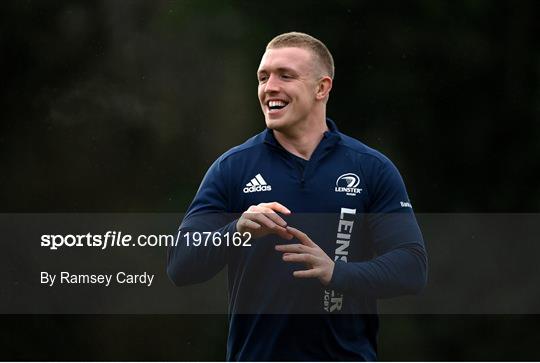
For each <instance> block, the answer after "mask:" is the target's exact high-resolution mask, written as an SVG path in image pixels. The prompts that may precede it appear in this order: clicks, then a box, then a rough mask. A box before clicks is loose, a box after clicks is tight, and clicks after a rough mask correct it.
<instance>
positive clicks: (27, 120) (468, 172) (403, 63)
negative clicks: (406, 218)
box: [0, 0, 540, 360]
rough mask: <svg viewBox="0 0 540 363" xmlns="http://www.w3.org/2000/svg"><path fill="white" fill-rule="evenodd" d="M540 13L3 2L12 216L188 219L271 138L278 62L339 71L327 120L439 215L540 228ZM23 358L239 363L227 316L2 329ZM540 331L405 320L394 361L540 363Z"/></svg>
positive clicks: (27, 322) (1, 126)
mask: <svg viewBox="0 0 540 363" xmlns="http://www.w3.org/2000/svg"><path fill="white" fill-rule="evenodd" d="M539 8H540V3H538V2H536V1H533V0H523V1H519V2H512V1H508V0H506V1H503V0H500V1H485V0H461V1H438V0H429V1H428V0H422V1H415V2H398V1H382V2H368V1H352V0H336V1H305V0H302V1H289V2H279V3H269V2H262V1H240V0H238V1H210V0H201V1H188V0H184V1H141V0H133V1H105V0H102V1H94V2H87V1H55V2H45V1H37V0H26V1H6V2H2V3H0V19H1V21H0V29H1V30H0V45H1V48H0V49H1V56H0V67H1V69H2V71H3V72H2V73H3V74H2V77H1V81H0V92H1V98H0V120H1V123H0V162H1V165H2V172H1V173H0V185H1V190H2V192H3V193H2V203H1V211H2V212H94V211H95V212H115V211H118V212H128V211H141V212H142V211H149V212H184V211H185V210H186V208H187V206H188V204H189V202H190V201H191V198H192V197H193V195H194V193H195V191H196V188H197V186H198V183H199V182H200V180H201V178H202V176H203V174H204V172H205V171H206V168H207V167H208V166H209V165H210V163H211V162H212V161H213V160H214V159H215V158H216V157H217V156H219V155H220V154H221V153H223V152H224V151H226V150H227V149H228V148H230V147H232V146H234V145H237V144H239V143H241V142H243V141H244V140H245V139H246V138H248V137H250V136H251V135H252V134H254V133H257V132H259V131H260V130H262V128H263V127H264V119H263V117H262V114H261V112H260V110H259V106H258V101H257V96H256V86H257V83H256V77H255V71H256V68H257V65H258V62H259V60H260V57H261V55H262V53H263V51H264V46H265V44H266V43H267V42H268V41H269V40H270V39H271V38H272V37H273V36H275V35H277V34H279V33H282V32H285V31H291V30H297V31H303V32H307V33H310V34H312V35H314V36H316V37H318V38H319V39H321V40H322V41H323V42H325V43H326V45H327V46H328V48H329V49H330V50H331V52H332V53H333V55H334V58H335V62H336V78H335V82H334V89H333V90H332V94H331V98H330V102H329V109H328V115H329V116H330V117H331V118H333V119H334V120H335V121H336V122H337V124H338V127H339V128H340V129H341V130H342V131H343V132H345V133H347V134H349V135H351V136H353V137H356V138H358V139H360V140H362V141H364V142H365V143H366V144H368V145H370V146H372V147H374V148H376V149H378V150H380V151H382V152H383V153H385V154H386V155H387V156H389V157H390V158H391V159H392V160H393V161H394V162H395V163H396V165H397V166H398V167H399V169H400V171H401V173H402V175H403V177H404V179H405V182H406V184H407V187H408V191H409V194H410V196H411V199H412V201H413V203H414V206H415V210H416V211H417V212H423V213H427V212H429V213H449V212H456V213H458V212H487V213H491V212H493V213H495V212H505V213H512V212H538V206H539V205H540V183H538V175H539V172H540V166H539V162H538V160H539V156H540V142H539V140H540V122H539V121H540V120H539V113H540V88H539V82H540V41H539V40H540V38H539V36H538V34H540V29H539V24H540V22H539V20H540V12H539V10H540V9H539ZM2 326H3V328H2V329H0V334H1V335H0V337H1V338H2V339H1V341H2V342H3V344H5V346H4V347H2V354H1V357H2V358H4V359H9V360H18V359H23V360H36V359H52V360H63V359H68V360H79V359H82V360H125V359H127V360H140V359H147V360H161V359H173V360H221V359H224V357H225V354H224V351H225V339H226V338H225V337H226V317H221V316H195V317H194V316H133V317H113V316H108V317H95V316H83V317H80V316H69V317H66V316H61V317H59V316H36V317H28V316H26V317H22V316H4V317H3V318H2ZM537 331H538V319H537V317H535V316H468V317H457V316H413V317H410V316H394V317H388V316H387V317H384V318H383V320H382V329H381V340H380V353H381V359H390V360H408V359H414V360H425V359H427V360H447V359H450V360H461V359H466V360H482V359H483V360H486V359H487V360H499V359H513V360H520V359H536V360H538V359H540V356H539V353H538V351H537V346H536V343H537V341H538V337H539V335H538V332H537Z"/></svg>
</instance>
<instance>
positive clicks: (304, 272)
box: [293, 268, 321, 279]
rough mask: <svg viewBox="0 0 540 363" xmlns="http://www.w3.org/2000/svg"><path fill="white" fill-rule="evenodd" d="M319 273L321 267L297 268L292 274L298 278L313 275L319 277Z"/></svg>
mask: <svg viewBox="0 0 540 363" xmlns="http://www.w3.org/2000/svg"><path fill="white" fill-rule="evenodd" d="M320 275H321V269H318V268H312V269H310V270H299V271H294V272H293V276H294V277H297V278H300V279H309V278H314V277H319V276H320Z"/></svg>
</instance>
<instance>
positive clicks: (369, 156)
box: [339, 132, 392, 166]
mask: <svg viewBox="0 0 540 363" xmlns="http://www.w3.org/2000/svg"><path fill="white" fill-rule="evenodd" d="M339 136H340V137H341V140H340V142H339V145H340V146H341V147H342V148H344V149H346V150H348V151H349V152H350V153H352V154H353V155H356V156H357V157H360V158H362V161H363V162H364V163H365V162H372V163H374V164H375V165H376V166H384V165H386V164H391V163H392V162H391V161H390V159H388V157H387V156H386V155H384V154H383V153H381V152H380V151H378V150H375V149H373V148H371V147H369V146H367V145H366V144H364V143H363V142H361V141H360V140H357V139H355V138H353V137H350V136H348V135H345V134H343V133H341V132H339Z"/></svg>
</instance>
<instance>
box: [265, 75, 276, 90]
mask: <svg viewBox="0 0 540 363" xmlns="http://www.w3.org/2000/svg"><path fill="white" fill-rule="evenodd" d="M264 91H265V92H266V93H272V92H279V77H277V76H276V75H274V74H270V76H268V80H267V81H266V84H265V86H264Z"/></svg>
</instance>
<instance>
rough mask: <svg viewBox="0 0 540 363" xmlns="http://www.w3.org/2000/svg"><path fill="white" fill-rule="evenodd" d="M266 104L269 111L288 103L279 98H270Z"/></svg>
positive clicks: (275, 110)
mask: <svg viewBox="0 0 540 363" xmlns="http://www.w3.org/2000/svg"><path fill="white" fill-rule="evenodd" d="M266 105H267V106H268V110H269V111H270V112H277V111H279V110H281V109H283V108H285V107H286V106H287V105H288V103H287V102H285V101H281V100H272V101H268V102H267V103H266Z"/></svg>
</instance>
